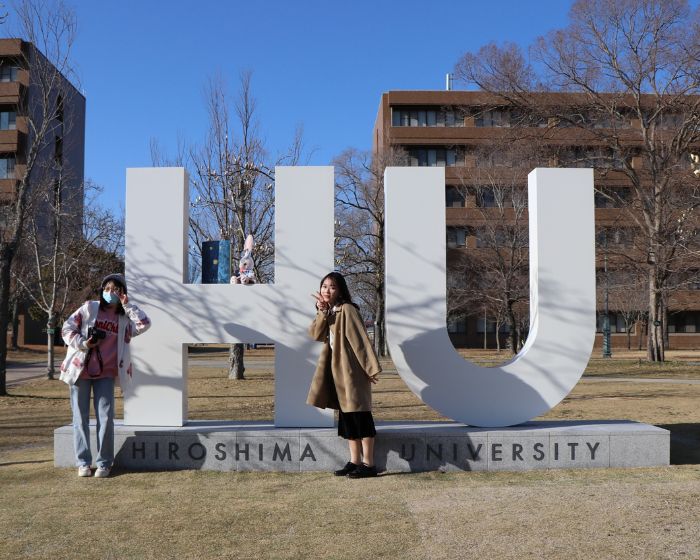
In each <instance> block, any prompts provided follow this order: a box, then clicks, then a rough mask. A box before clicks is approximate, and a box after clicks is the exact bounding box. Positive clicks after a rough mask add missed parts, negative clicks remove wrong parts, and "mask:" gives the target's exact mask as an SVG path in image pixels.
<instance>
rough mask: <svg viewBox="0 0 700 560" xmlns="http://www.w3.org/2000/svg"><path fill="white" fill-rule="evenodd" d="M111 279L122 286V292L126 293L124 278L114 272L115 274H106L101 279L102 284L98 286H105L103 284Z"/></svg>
mask: <svg viewBox="0 0 700 560" xmlns="http://www.w3.org/2000/svg"><path fill="white" fill-rule="evenodd" d="M110 280H111V281H113V282H115V283H116V284H119V285H120V286H121V287H122V288H124V293H126V291H127V290H126V278H124V275H123V274H120V273H116V274H108V275H107V276H105V277H104V278H103V279H102V285H101V286H100V287H101V288H104V287H105V284H106V283H107V282H109V281H110Z"/></svg>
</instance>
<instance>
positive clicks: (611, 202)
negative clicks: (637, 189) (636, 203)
mask: <svg viewBox="0 0 700 560" xmlns="http://www.w3.org/2000/svg"><path fill="white" fill-rule="evenodd" d="M631 199H632V190H631V189H630V187H601V188H600V190H596V191H595V207H596V208H622V207H624V206H626V205H627V204H629V202H630V200H631Z"/></svg>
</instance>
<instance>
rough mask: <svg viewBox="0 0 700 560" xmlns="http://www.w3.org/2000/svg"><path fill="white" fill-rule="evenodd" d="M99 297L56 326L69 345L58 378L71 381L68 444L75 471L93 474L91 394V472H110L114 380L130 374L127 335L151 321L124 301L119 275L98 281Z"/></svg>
mask: <svg viewBox="0 0 700 560" xmlns="http://www.w3.org/2000/svg"><path fill="white" fill-rule="evenodd" d="M100 290H101V294H100V299H99V301H86V302H85V303H84V304H83V305H82V306H81V307H80V308H79V309H78V310H77V311H75V312H74V313H73V314H72V315H71V316H70V317H68V319H67V320H66V322H65V323H63V328H62V329H61V336H62V337H63V340H64V342H65V343H66V345H67V346H68V351H67V353H66V359H65V360H64V361H63V363H62V364H61V376H60V379H61V381H65V382H66V383H67V384H68V385H69V386H70V403H71V409H72V411H73V444H74V450H75V460H76V464H77V465H78V476H92V469H91V465H92V453H91V452H90V424H89V423H90V393H91V392H92V394H93V401H94V402H93V405H94V408H95V416H96V428H97V458H96V461H95V463H96V464H97V470H96V471H95V477H97V478H106V477H108V476H109V473H110V470H111V468H112V463H113V462H114V380H115V379H116V378H117V377H119V378H120V382H121V383H122V386H124V383H128V381H129V380H130V378H131V374H132V367H131V352H130V350H129V344H130V342H131V338H132V337H134V336H137V335H139V334H141V333H143V332H145V331H146V330H148V328H149V327H150V326H151V322H150V320H149V319H148V317H147V316H146V314H145V313H144V312H143V311H141V310H140V309H139V308H138V307H136V306H135V305H134V304H132V303H130V302H129V296H128V295H127V289H126V279H125V278H124V275H123V274H110V275H109V276H106V277H105V278H104V279H103V280H102V284H101V287H100Z"/></svg>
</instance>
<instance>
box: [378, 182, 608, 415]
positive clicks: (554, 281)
mask: <svg viewBox="0 0 700 560" xmlns="http://www.w3.org/2000/svg"><path fill="white" fill-rule="evenodd" d="M444 185H445V175H444V169H442V168H421V169H416V168H389V169H387V170H386V174H385V197H386V204H385V207H386V237H387V240H386V245H387V247H386V270H387V278H386V287H387V288H386V289H387V294H386V327H387V328H386V330H387V339H388V344H389V348H390V351H391V356H392V358H393V360H394V363H395V364H396V368H397V370H398V371H399V374H400V375H401V377H402V378H403V379H404V381H406V383H407V384H408V386H409V387H410V388H411V390H412V391H413V392H414V393H415V394H416V395H417V396H418V397H419V398H420V399H421V400H423V402H425V403H426V404H428V405H429V406H431V407H432V408H434V409H435V410H437V411H439V412H440V413H441V414H443V415H445V416H447V417H448V418H452V419H454V420H457V421H459V422H464V423H465V424H470V425H474V426H509V425H514V424H519V423H521V422H525V421H527V420H530V419H532V418H534V417H536V416H538V415H540V414H543V413H545V412H547V411H548V410H550V409H551V408H552V407H553V406H555V405H556V404H557V403H559V402H560V401H561V400H562V399H563V398H564V397H565V396H566V395H567V394H568V393H569V391H571V389H572V388H573V387H574V385H575V384H576V383H577V382H578V380H579V378H580V377H581V375H582V373H583V371H584V369H585V367H586V364H587V363H588V359H589V357H590V353H591V350H592V348H593V342H594V338H595V246H594V215H593V171H592V170H591V169H536V170H534V171H532V172H531V173H530V175H529V176H528V188H529V216H530V325H531V327H530V336H529V337H528V339H527V341H526V343H525V346H524V347H523V349H522V351H521V352H520V353H519V354H518V355H517V356H516V357H515V358H514V359H513V360H512V361H511V362H509V363H508V364H505V365H502V366H500V367H495V368H484V367H479V366H477V365H475V364H472V363H471V362H469V361H466V360H464V359H463V358H462V357H461V356H459V354H458V353H457V352H456V351H455V349H454V347H453V345H452V343H451V342H450V339H449V337H448V333H447V328H446V269H445V231H446V230H445V193H444V189H445V186H444Z"/></svg>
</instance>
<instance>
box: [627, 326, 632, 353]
mask: <svg viewBox="0 0 700 560" xmlns="http://www.w3.org/2000/svg"><path fill="white" fill-rule="evenodd" d="M631 349H632V333H631V328H630V326H629V325H627V350H631Z"/></svg>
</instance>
